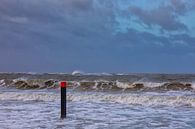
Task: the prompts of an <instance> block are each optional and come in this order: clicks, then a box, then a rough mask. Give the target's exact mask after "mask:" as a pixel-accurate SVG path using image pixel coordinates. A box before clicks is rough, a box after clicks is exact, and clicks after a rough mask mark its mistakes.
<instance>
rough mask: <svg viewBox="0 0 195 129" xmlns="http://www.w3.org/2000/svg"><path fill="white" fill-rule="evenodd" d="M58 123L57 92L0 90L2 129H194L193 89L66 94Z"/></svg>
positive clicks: (194, 101)
mask: <svg viewBox="0 0 195 129" xmlns="http://www.w3.org/2000/svg"><path fill="white" fill-rule="evenodd" d="M67 99H68V104H67V107H68V110H67V118H66V119H64V120H61V119H60V90H59V89H53V90H46V89H44V90H16V89H6V88H5V89H1V90H0V127H1V128H3V129H4V128H5V129H15V128H17V129H24V128H25V129H28V128H30V129H31V128H49V129H55V128H56V129H57V128H64V129H105V128H106V129H125V128H127V129H129V128H136V129H141V128H146V129H147V128H148V129H151V128H163V129H170V128H171V129H173V128H179V129H193V128H195V93H194V92H193V91H168V92H162V93H156V92H130V93H123V92H116V93H113V92H88V91H87V92H83V91H82V92H77V91H72V90H69V91H68V93H67Z"/></svg>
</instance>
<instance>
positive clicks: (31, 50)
mask: <svg viewBox="0 0 195 129" xmlns="http://www.w3.org/2000/svg"><path fill="white" fill-rule="evenodd" d="M171 3H172V4H171V6H170V5H169V6H165V5H162V6H159V8H157V9H153V10H150V11H146V10H145V9H143V8H138V7H135V6H131V7H130V11H131V13H133V14H134V15H135V16H136V17H139V19H140V21H142V22H143V23H144V24H147V25H148V26H153V25H159V26H161V28H162V29H164V30H167V31H172V30H174V31H177V30H187V26H186V25H184V24H183V23H182V22H181V21H179V20H178V19H177V17H178V15H184V14H185V12H186V11H187V10H188V8H187V6H186V5H185V4H184V3H183V2H182V1H176V0H172V1H171ZM124 12H129V10H125V11H124ZM126 15H127V14H126V13H125V14H123V12H122V11H121V10H120V9H119V7H118V5H117V2H115V1H111V0H105V1H102V0H42V1H40V0H32V1H27V0H12V1H11V0H10V1H8V0H1V2H0V58H1V60H4V62H0V70H4V71H6V70H10V67H11V70H12V71H14V70H15V71H17V70H20V71H61V70H66V71H72V70H74V69H80V68H81V70H83V69H84V70H85V69H86V70H91V71H101V69H102V68H104V67H105V69H110V71H111V70H115V68H116V69H117V68H118V69H120V68H119V67H118V65H120V66H123V65H125V66H126V68H128V67H129V66H128V64H126V62H128V63H129V64H131V60H132V62H136V61H137V58H138V57H139V56H147V55H148V56H149V57H151V55H152V56H153V55H156V56H157V55H163V54H168V55H174V56H181V55H187V54H188V53H191V54H192V53H193V52H194V51H195V47H194V46H195V45H194V44H193V43H194V42H195V38H193V37H192V36H190V35H188V34H177V35H176V34H175V35H168V36H159V35H155V34H152V33H149V32H147V31H140V30H139V31H138V30H136V28H134V29H133V28H131V26H130V27H129V28H128V29H127V32H117V31H116V30H117V28H118V26H119V21H117V20H116V19H117V18H118V16H119V17H124V16H126ZM132 26H133V25H132ZM184 33H185V32H184ZM8 59H9V60H8ZM101 62H103V63H101ZM138 63H139V64H140V62H138ZM134 65H135V66H137V64H136V63H135V64H134ZM132 67H133V66H132ZM121 69H123V68H121Z"/></svg>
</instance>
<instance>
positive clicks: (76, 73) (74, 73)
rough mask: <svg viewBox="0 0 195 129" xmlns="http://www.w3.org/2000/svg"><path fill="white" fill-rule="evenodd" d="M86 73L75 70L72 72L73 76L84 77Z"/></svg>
mask: <svg viewBox="0 0 195 129" xmlns="http://www.w3.org/2000/svg"><path fill="white" fill-rule="evenodd" d="M83 74H84V72H82V71H80V70H75V71H73V72H72V75H83Z"/></svg>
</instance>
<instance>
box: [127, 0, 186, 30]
mask: <svg viewBox="0 0 195 129" xmlns="http://www.w3.org/2000/svg"><path fill="white" fill-rule="evenodd" d="M171 3H172V5H160V6H159V7H158V8H155V9H152V10H144V9H142V8H139V7H135V6H130V7H129V10H130V12H131V14H133V15H134V16H136V17H138V18H139V20H140V22H141V23H143V24H146V25H147V26H149V27H152V26H154V25H158V26H160V27H161V29H162V30H166V31H177V30H178V31H186V30H188V28H187V26H186V25H185V24H184V23H182V22H181V21H179V20H178V16H179V15H180V14H183V13H185V12H186V11H185V10H186V6H185V4H184V3H182V2H179V0H178V1H176V0H172V1H171Z"/></svg>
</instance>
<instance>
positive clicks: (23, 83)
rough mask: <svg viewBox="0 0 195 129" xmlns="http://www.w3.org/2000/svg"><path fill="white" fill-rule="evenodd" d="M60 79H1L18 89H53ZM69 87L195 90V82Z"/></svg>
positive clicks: (77, 86) (77, 85)
mask: <svg viewBox="0 0 195 129" xmlns="http://www.w3.org/2000/svg"><path fill="white" fill-rule="evenodd" d="M59 81H60V80H54V79H49V80H43V79H28V78H18V79H13V80H9V79H7V80H6V79H2V80H0V86H1V87H7V88H17V89H52V88H54V89H55V88H59ZM67 82H68V88H69V89H73V90H77V91H91V90H94V91H137V90H141V91H169V90H183V91H194V90H195V83H193V82H176V81H170V82H168V81H167V82H152V81H151V82H149V81H143V80H139V81H134V82H121V81H118V80H116V81H107V80H96V81H87V80H82V81H67Z"/></svg>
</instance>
